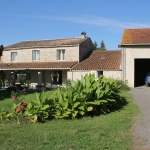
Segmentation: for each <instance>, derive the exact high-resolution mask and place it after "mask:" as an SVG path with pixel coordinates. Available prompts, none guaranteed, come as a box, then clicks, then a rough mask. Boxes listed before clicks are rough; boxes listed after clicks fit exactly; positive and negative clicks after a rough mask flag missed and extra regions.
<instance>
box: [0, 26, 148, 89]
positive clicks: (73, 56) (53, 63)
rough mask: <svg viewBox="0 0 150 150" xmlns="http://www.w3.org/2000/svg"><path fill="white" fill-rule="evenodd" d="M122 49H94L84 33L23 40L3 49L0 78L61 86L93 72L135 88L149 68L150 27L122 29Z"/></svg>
mask: <svg viewBox="0 0 150 150" xmlns="http://www.w3.org/2000/svg"><path fill="white" fill-rule="evenodd" d="M119 48H120V49H121V50H106V51H100V50H94V45H93V43H92V40H91V39H90V37H88V36H86V33H85V32H82V33H81V36H80V37H76V38H65V39H53V40H39V41H23V42H19V43H16V44H13V45H10V46H7V47H5V48H4V50H3V56H2V57H1V63H0V70H1V72H0V77H1V81H2V80H7V81H9V85H11V86H14V85H20V84H21V83H22V84H23V83H25V85H26V86H27V87H30V88H36V86H46V85H47V84H58V85H63V84H65V83H66V81H67V80H68V79H70V80H77V79H80V78H81V75H85V74H86V73H94V74H95V76H96V78H98V77H99V76H100V75H101V74H103V75H104V76H106V77H112V78H114V79H121V80H123V81H126V82H127V83H128V85H129V86H131V87H135V86H140V85H143V84H144V78H145V76H146V74H147V73H148V72H149V71H150V69H149V67H148V63H149V62H150V28H142V29H125V30H124V33H123V37H122V41H121V44H119Z"/></svg>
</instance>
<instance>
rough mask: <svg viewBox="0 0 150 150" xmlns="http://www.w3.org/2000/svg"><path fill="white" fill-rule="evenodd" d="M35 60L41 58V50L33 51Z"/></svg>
mask: <svg viewBox="0 0 150 150" xmlns="http://www.w3.org/2000/svg"><path fill="white" fill-rule="evenodd" d="M33 60H40V51H39V50H34V51H33Z"/></svg>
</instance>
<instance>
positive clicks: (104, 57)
mask: <svg viewBox="0 0 150 150" xmlns="http://www.w3.org/2000/svg"><path fill="white" fill-rule="evenodd" d="M120 64H121V51H120V50H114V51H109V50H94V51H93V52H92V54H91V55H90V56H89V58H87V59H85V60H84V61H82V62H80V63H78V64H77V65H75V66H74V67H73V70H109V69H111V70H112V69H114V70H117V69H120Z"/></svg>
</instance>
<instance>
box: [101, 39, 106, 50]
mask: <svg viewBox="0 0 150 150" xmlns="http://www.w3.org/2000/svg"><path fill="white" fill-rule="evenodd" d="M99 49H100V50H106V47H105V43H104V41H103V40H102V41H101V43H100V48H99Z"/></svg>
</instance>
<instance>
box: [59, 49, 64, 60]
mask: <svg viewBox="0 0 150 150" xmlns="http://www.w3.org/2000/svg"><path fill="white" fill-rule="evenodd" d="M57 53H58V60H65V50H64V49H61V50H58V51H57Z"/></svg>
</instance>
